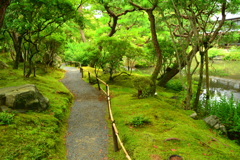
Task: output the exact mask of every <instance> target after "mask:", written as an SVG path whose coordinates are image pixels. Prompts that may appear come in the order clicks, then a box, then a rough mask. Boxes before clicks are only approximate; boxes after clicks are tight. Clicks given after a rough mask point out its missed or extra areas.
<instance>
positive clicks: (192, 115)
mask: <svg viewBox="0 0 240 160" xmlns="http://www.w3.org/2000/svg"><path fill="white" fill-rule="evenodd" d="M189 117H191V118H193V119H197V113H196V112H194V113H193V114H191V115H190V116H189Z"/></svg>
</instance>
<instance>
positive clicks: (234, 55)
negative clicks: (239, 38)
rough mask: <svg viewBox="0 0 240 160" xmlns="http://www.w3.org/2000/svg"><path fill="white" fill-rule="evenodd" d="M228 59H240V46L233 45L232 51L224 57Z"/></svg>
mask: <svg viewBox="0 0 240 160" xmlns="http://www.w3.org/2000/svg"><path fill="white" fill-rule="evenodd" d="M223 59H224V60H228V61H240V47H232V48H231V50H230V52H229V53H228V54H226V56H225V57H224V58H223Z"/></svg>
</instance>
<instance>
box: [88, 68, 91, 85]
mask: <svg viewBox="0 0 240 160" xmlns="http://www.w3.org/2000/svg"><path fill="white" fill-rule="evenodd" d="M90 78H91V75H90V72H89V71H88V81H89V83H91V79H90Z"/></svg>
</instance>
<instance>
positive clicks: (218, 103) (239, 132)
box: [206, 95, 240, 144]
mask: <svg viewBox="0 0 240 160" xmlns="http://www.w3.org/2000/svg"><path fill="white" fill-rule="evenodd" d="M206 110H207V111H206V112H207V113H208V114H210V115H216V116H217V117H218V118H219V119H220V121H221V123H222V124H223V125H225V127H226V128H227V131H228V136H229V138H230V139H233V140H236V141H237V142H238V143H239V144H240V103H239V102H235V101H234V97H233V95H232V96H231V98H230V99H227V98H226V97H225V96H223V97H221V98H220V100H211V101H209V102H208V106H207V107H206Z"/></svg>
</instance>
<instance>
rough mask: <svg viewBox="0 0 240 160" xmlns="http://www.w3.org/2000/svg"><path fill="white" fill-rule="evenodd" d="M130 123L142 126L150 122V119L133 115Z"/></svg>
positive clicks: (134, 125)
mask: <svg viewBox="0 0 240 160" xmlns="http://www.w3.org/2000/svg"><path fill="white" fill-rule="evenodd" d="M129 124H130V125H132V126H133V127H142V126H144V125H146V124H150V120H149V119H148V118H146V117H143V116H136V117H133V119H132V120H131V122H130V123H129Z"/></svg>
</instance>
